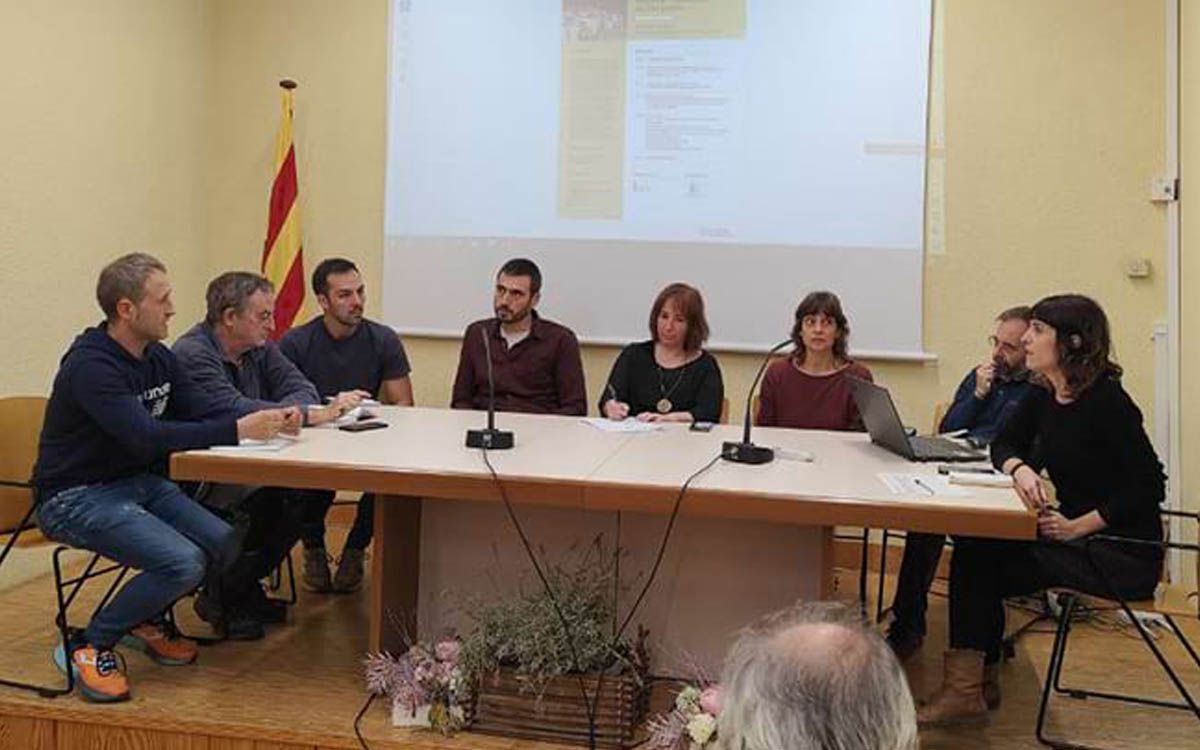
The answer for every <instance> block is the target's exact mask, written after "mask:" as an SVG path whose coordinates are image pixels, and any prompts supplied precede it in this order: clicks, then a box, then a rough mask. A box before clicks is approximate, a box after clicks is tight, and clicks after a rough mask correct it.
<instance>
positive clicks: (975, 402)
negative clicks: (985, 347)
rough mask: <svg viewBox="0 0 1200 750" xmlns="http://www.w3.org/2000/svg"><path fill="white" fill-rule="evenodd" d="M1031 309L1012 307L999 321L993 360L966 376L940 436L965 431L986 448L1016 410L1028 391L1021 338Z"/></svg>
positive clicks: (993, 339) (993, 341) (991, 340)
mask: <svg viewBox="0 0 1200 750" xmlns="http://www.w3.org/2000/svg"><path fill="white" fill-rule="evenodd" d="M1031 314H1032V313H1031V312H1030V308H1029V307H1028V306H1025V305H1021V306H1019V307H1012V308H1009V309H1007V310H1005V311H1004V312H1002V313H1000V315H999V317H997V318H996V331H995V333H993V334H992V335H991V336H989V337H988V343H989V344H991V347H992V356H991V358H990V359H988V361H987V362H983V363H981V364H980V365H979V366H977V367H976V368H975V369H974V370H972V371H971V372H969V373H967V376H966V377H965V378H963V381H962V383H961V384H959V386H958V390H957V391H956V392H955V393H954V403H953V404H951V405H950V409H949V411H947V412H946V416H945V417H943V418H942V423H941V424H940V425H938V430H939V431H940V432H955V431H958V430H966V434H967V437H969V438H972V439H973V440H975V441H978V442H979V443H981V444H987V443H990V442H991V441H992V438H993V437H995V435H996V430H997V429H998V428H999V427H1000V425H1001V424H1003V422H1004V420H1005V419H1006V418H1007V417H1008V415H1009V413H1011V411H1012V409H1013V407H1015V406H1016V405H1017V402H1018V401H1020V400H1021V397H1022V396H1024V395H1025V392H1026V391H1028V390H1029V371H1028V370H1027V369H1026V368H1025V346H1024V345H1023V344H1022V343H1021V337H1022V336H1023V335H1025V329H1027V328H1029V320H1030V316H1031Z"/></svg>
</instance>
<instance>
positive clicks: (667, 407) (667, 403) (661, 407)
mask: <svg viewBox="0 0 1200 750" xmlns="http://www.w3.org/2000/svg"><path fill="white" fill-rule="evenodd" d="M655 406H656V407H657V408H658V413H659V414H670V413H671V409H672V408H673V406H674V404H672V403H671V399H669V398H660V399H659V400H658V403H657V404H656V405H655Z"/></svg>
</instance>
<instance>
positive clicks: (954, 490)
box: [879, 471, 971, 497]
mask: <svg viewBox="0 0 1200 750" xmlns="http://www.w3.org/2000/svg"><path fill="white" fill-rule="evenodd" d="M879 481H881V482H883V483H884V484H885V485H887V488H888V490H889V491H891V493H892V494H893V495H904V496H916V497H966V496H968V495H970V494H971V493H969V492H967V491H966V490H964V489H962V488H961V487H951V486H950V482H949V479H948V477H944V476H939V475H929V474H912V473H908V472H887V471H885V472H880V473H879Z"/></svg>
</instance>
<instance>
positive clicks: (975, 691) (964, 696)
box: [917, 649, 987, 727]
mask: <svg viewBox="0 0 1200 750" xmlns="http://www.w3.org/2000/svg"><path fill="white" fill-rule="evenodd" d="M983 657H984V654H983V652H982V651H968V650H966V649H952V650H950V651H947V652H946V667H945V669H946V676H945V678H944V681H943V682H942V687H941V689H940V690H938V691H937V692H936V693H934V695H933V697H932V698H930V699H929V702H928V703H926V704H925V705H924V706H921V708H919V709H918V710H917V723H918V724H920V725H921V726H922V727H928V726H943V725H951V724H972V723H980V722H985V721H987V703H986V702H985V701H984V699H983Z"/></svg>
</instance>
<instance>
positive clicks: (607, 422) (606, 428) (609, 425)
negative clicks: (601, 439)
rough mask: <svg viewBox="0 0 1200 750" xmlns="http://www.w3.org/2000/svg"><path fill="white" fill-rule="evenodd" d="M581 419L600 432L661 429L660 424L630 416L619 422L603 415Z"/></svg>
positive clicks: (652, 430)
mask: <svg viewBox="0 0 1200 750" xmlns="http://www.w3.org/2000/svg"><path fill="white" fill-rule="evenodd" d="M582 421H583V422H584V424H590V425H591V426H592V427H595V428H596V429H597V430H600V431H601V432H654V431H655V430H661V429H662V425H659V424H654V423H653V422H639V421H638V420H636V419H634V418H632V417H630V418H629V419H624V420H621V421H620V422H618V421H616V420H612V419H605V418H603V417H591V418H588V419H584V420H582Z"/></svg>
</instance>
